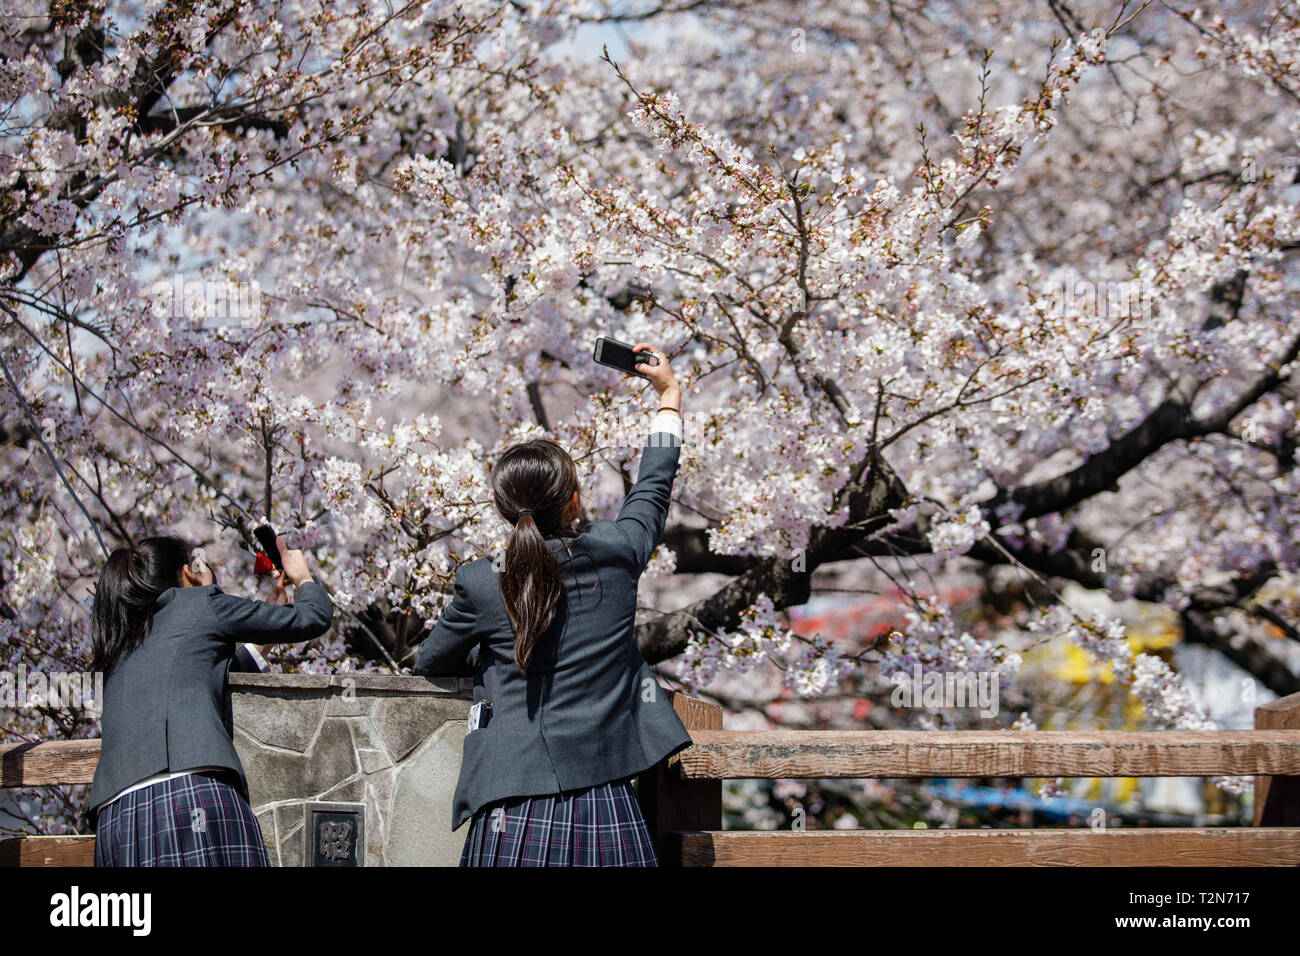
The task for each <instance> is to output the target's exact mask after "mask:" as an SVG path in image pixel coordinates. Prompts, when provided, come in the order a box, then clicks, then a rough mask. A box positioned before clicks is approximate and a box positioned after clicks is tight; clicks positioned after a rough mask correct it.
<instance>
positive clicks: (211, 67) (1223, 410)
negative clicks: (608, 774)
mask: <svg viewBox="0 0 1300 956" xmlns="http://www.w3.org/2000/svg"><path fill="white" fill-rule="evenodd" d="M0 44H3V52H4V58H3V62H2V63H0V87H2V88H3V90H2V96H3V100H4V104H5V114H4V116H5V119H4V127H3V135H2V138H0V142H3V149H2V150H0V164H2V166H0V176H3V181H4V188H3V190H2V191H0V197H3V198H2V199H0V203H2V205H0V256H2V257H3V258H2V259H0V305H2V306H3V309H4V313H3V314H4V318H3V321H4V335H3V337H2V338H0V355H2V356H3V358H4V362H5V367H6V369H7V374H8V375H10V376H11V377H12V380H13V384H12V387H9V386H7V387H6V389H5V390H3V395H4V397H3V399H0V402H3V405H2V406H0V412H2V413H3V417H4V424H5V427H6V429H7V435H8V436H9V437H10V442H9V444H7V445H6V446H5V447H4V452H3V453H4V455H5V458H6V461H7V466H8V467H7V468H6V469H5V474H4V476H3V478H2V479H0V504H2V506H3V509H4V517H5V519H6V520H5V522H4V526H3V530H0V553H2V554H3V562H2V564H0V570H2V571H3V580H2V581H0V599H2V602H3V603H2V604H0V617H2V618H3V619H2V620H0V628H3V634H4V640H5V643H4V654H5V666H10V667H12V666H16V665H17V664H18V663H19V662H20V661H23V662H26V666H31V667H36V666H43V667H57V666H64V667H68V668H77V667H81V666H84V661H85V659H86V650H87V644H88V642H87V617H86V609H87V606H88V598H87V596H88V593H89V588H90V586H91V584H92V583H93V580H94V578H95V576H96V573H97V569H98V567H99V564H100V562H101V561H102V559H103V553H104V552H103V546H107V547H112V546H115V545H118V544H122V543H125V542H128V541H130V540H133V539H135V538H138V537H140V536H143V535H145V534H147V533H151V532H154V531H156V530H160V529H171V530H176V531H179V532H182V533H184V534H187V535H188V536H190V537H191V538H192V539H193V540H194V541H195V542H196V544H198V545H200V546H202V547H203V548H204V549H205V550H206V552H207V553H208V556H209V558H210V560H211V561H212V562H213V563H214V564H215V565H216V566H217V567H218V569H219V572H220V574H221V575H222V583H223V585H227V586H229V587H231V588H234V589H236V590H242V591H243V592H244V593H252V592H253V590H254V588H255V587H256V583H255V581H254V579H253V578H252V576H251V574H250V573H249V570H250V568H251V562H250V561H249V560H248V555H247V554H246V552H244V551H241V546H244V545H248V544H249V543H250V538H249V530H250V528H251V527H252V524H253V523H255V522H256V521H257V520H259V519H260V518H262V517H264V516H265V517H269V518H270V519H271V520H272V521H273V522H274V523H276V524H277V525H278V526H280V527H283V528H286V529H291V531H292V534H293V538H294V540H295V542H297V543H298V544H300V545H301V546H303V547H305V548H307V549H308V550H310V552H311V553H312V555H313V557H314V560H315V561H316V563H317V564H318V566H319V567H320V569H321V576H322V579H323V581H324V582H325V583H326V584H327V586H329V587H330V589H331V590H332V591H333V593H334V595H335V598H336V602H337V604H338V605H339V607H340V608H341V609H342V611H343V615H342V617H341V619H340V621H339V623H338V625H337V626H336V628H335V632H334V633H333V634H332V636H331V637H330V638H328V639H325V640H323V641H322V642H318V643H317V644H315V645H311V646H308V647H307V648H305V649H299V650H296V651H293V652H289V653H287V654H285V655H283V656H282V657H280V658H278V662H279V664H280V665H282V666H285V667H293V668H298V669H302V670H309V671H310V670H329V669H349V668H357V667H362V668H378V669H390V668H393V667H398V668H400V667H404V666H408V665H409V663H410V659H411V655H412V653H413V647H414V646H415V645H416V644H417V643H418V641H419V639H420V638H421V637H422V635H423V634H424V633H426V632H427V628H428V626H429V625H430V624H431V623H432V621H434V620H436V617H437V615H438V613H439V611H440V609H441V607H442V606H443V604H444V602H445V601H446V600H447V598H448V595H449V592H450V584H451V579H452V577H453V576H454V574H455V570H456V568H457V566H458V565H459V564H460V563H461V562H463V561H465V560H469V559H472V558H474V557H477V556H479V555H482V554H488V553H493V552H495V551H497V550H499V549H500V548H501V546H502V544H503V542H504V539H505V534H506V531H507V528H506V527H505V526H504V524H503V523H502V522H501V521H500V520H499V519H498V518H497V517H496V515H495V512H494V510H493V509H492V507H491V503H490V497H489V492H488V486H487V480H486V479H487V467H488V464H489V463H490V461H491V460H492V459H493V457H494V456H495V454H496V453H497V452H499V451H500V450H501V449H503V448H504V447H505V446H506V445H508V444H510V443H512V442H514V441H518V440H520V439H521V438H524V437H529V436H533V435H540V434H548V435H551V436H553V437H555V438H556V439H557V440H559V441H560V442H561V443H563V444H564V445H565V447H567V448H569V449H570V450H571V452H572V453H573V454H574V457H575V459H576V460H577V461H578V464H579V468H580V472H581V478H582V481H583V487H584V491H585V496H586V497H585V508H586V511H587V514H588V516H589V517H593V518H594V517H604V516H609V515H611V514H612V513H613V512H614V511H615V509H616V508H617V505H618V502H619V500H620V498H621V496H622V494H623V492H624V491H625V489H626V487H627V485H628V483H629V482H630V481H631V479H632V477H633V476H634V474H635V466H636V460H637V457H638V454H639V452H638V449H639V444H640V440H641V432H643V431H644V428H645V425H646V423H647V422H648V414H647V413H648V411H650V410H652V409H653V403H652V402H650V401H649V399H648V397H647V395H646V393H645V391H644V390H643V389H640V388H638V384H637V383H636V382H634V381H632V380H630V379H626V378H624V377H622V376H619V375H618V374H616V373H614V372H612V371H610V370H608V369H604V368H601V367H599V366H596V365H594V364H593V363H592V362H591V359H590V353H591V347H592V343H593V341H594V338H595V337H596V336H597V335H599V334H607V333H611V332H613V333H614V334H617V335H618V336H619V337H621V338H624V339H626V340H629V341H638V340H651V341H656V342H659V343H661V344H662V346H663V347H664V348H665V349H666V350H667V351H668V352H669V353H670V354H671V355H672V356H673V360H674V365H675V367H677V368H678V370H679V377H680V378H681V379H682V381H683V383H684V386H685V388H684V391H685V398H686V404H685V410H686V448H685V455H684V457H683V465H682V469H681V474H680V476H679V479H678V483H677V487H676V489H675V503H674V510H673V513H672V515H671V517H670V526H669V528H668V530H667V532H666V535H665V540H664V543H663V544H662V546H661V547H660V549H659V551H658V552H657V554H656V557H655V558H654V560H653V561H652V564H651V568H650V570H649V573H648V575H647V578H646V582H645V586H644V587H643V598H644V601H645V604H646V609H645V615H644V618H643V620H642V622H641V623H640V624H639V626H638V630H637V639H638V642H639V643H640V646H641V648H642V650H643V652H644V653H645V654H646V656H647V658H648V659H649V660H651V661H652V662H656V663H660V662H662V663H663V664H664V668H665V674H666V676H668V677H670V678H671V679H673V680H677V681H681V682H682V683H684V684H685V685H687V686H690V687H702V688H704V689H705V690H706V691H707V690H708V688H709V687H710V686H713V684H714V682H716V681H718V680H720V679H726V678H727V676H728V675H735V674H738V673H742V672H753V673H758V672H760V671H765V672H768V673H771V674H775V675H777V677H778V678H779V683H780V684H781V685H782V686H783V687H784V689H785V692H786V693H790V694H792V695H794V696H796V697H799V698H807V699H810V700H813V701H816V700H822V699H825V700H829V699H832V698H834V697H836V694H837V691H838V690H839V689H841V688H846V687H847V688H851V689H852V692H853V695H854V696H858V697H863V696H866V697H873V698H874V699H887V697H888V690H887V688H888V686H889V684H890V681H891V679H892V678H893V677H894V675H898V674H907V673H911V672H912V671H913V668H914V667H916V666H918V665H919V666H920V667H921V668H922V669H923V670H924V671H926V672H933V671H938V672H946V671H962V672H970V671H979V672H986V673H989V672H991V673H997V674H998V675H1000V676H1001V678H1002V680H1003V681H1006V682H1010V681H1013V680H1014V678H1015V677H1016V675H1017V673H1018V671H1019V669H1020V667H1021V662H1022V651H1024V650H1025V649H1026V648H1028V647H1032V646H1035V645H1036V644H1039V643H1041V642H1042V641H1045V640H1064V641H1068V642H1071V643H1074V644H1077V645H1079V646H1081V647H1083V648H1085V649H1086V650H1087V651H1089V652H1090V653H1091V654H1092V655H1095V656H1096V657H1097V658H1098V659H1099V660H1101V661H1106V662H1109V663H1110V665H1111V667H1112V669H1113V672H1114V673H1115V674H1116V675H1117V676H1118V677H1119V678H1120V680H1121V682H1122V683H1123V684H1124V686H1125V687H1126V688H1127V689H1128V691H1129V692H1130V693H1131V694H1132V695H1133V696H1134V697H1135V698H1136V699H1137V700H1139V701H1140V702H1141V704H1142V705H1143V706H1144V708H1145V713H1146V718H1145V719H1146V720H1147V722H1148V723H1149V725H1150V726H1154V727H1175V728H1199V727H1204V726H1209V721H1208V718H1207V715H1206V714H1205V712H1204V709H1203V708H1202V707H1201V706H1200V705H1199V704H1198V702H1197V701H1196V699H1195V697H1194V695H1192V694H1191V693H1190V692H1189V690H1188V688H1187V687H1186V686H1185V684H1184V682H1183V681H1182V680H1181V679H1180V677H1179V675H1178V674H1177V673H1176V672H1175V671H1174V670H1173V669H1172V668H1171V666H1170V664H1169V662H1168V661H1167V660H1165V659H1162V658H1160V657H1158V656H1154V655H1152V654H1148V653H1140V652H1135V651H1134V650H1133V649H1132V646H1131V644H1130V642H1128V641H1127V640H1126V639H1125V631H1124V627H1123V625H1122V623H1121V622H1120V621H1119V620H1117V619H1116V618H1114V617H1112V616H1107V615H1105V614H1099V613H1096V612H1093V611H1088V610H1084V609H1081V608H1079V607H1076V606H1074V605H1073V604H1072V602H1071V601H1070V600H1068V599H1067V598H1066V596H1065V588H1066V586H1067V585H1074V586H1081V587H1082V588H1086V589H1090V590H1095V591H1103V592H1106V593H1108V594H1110V595H1111V596H1113V597H1115V598H1116V599H1125V598H1129V599H1137V600H1138V601H1141V602H1144V603H1148V604H1152V605H1158V606H1163V607H1165V608H1168V609H1170V610H1171V611H1172V612H1173V613H1175V614H1177V615H1178V616H1179V618H1180V620H1181V622H1182V625H1183V631H1184V634H1185V636H1186V638H1187V639H1190V640H1195V641H1198V642H1201V643H1204V644H1207V645H1209V646H1210V647H1212V648H1214V649H1215V650H1216V651H1217V652H1219V653H1222V654H1225V655H1227V656H1228V657H1230V658H1231V659H1232V660H1234V661H1235V662H1236V663H1237V664H1238V665H1240V666H1241V667H1243V668H1244V669H1245V670H1246V671H1247V672H1249V673H1250V674H1252V675H1254V677H1255V678H1256V679H1257V680H1258V681H1260V682H1261V683H1262V684H1263V685H1265V686H1266V687H1268V688H1269V689H1270V690H1272V691H1274V692H1276V693H1291V692H1294V691H1296V690H1298V689H1300V687H1298V686H1297V683H1298V679H1297V675H1296V672H1295V669H1294V668H1292V667H1290V666H1288V665H1287V663H1286V660H1285V657H1282V656H1279V654H1278V653H1277V650H1276V647H1275V646H1274V645H1275V644H1276V642H1271V641H1268V640H1265V639H1262V638H1261V637H1260V636H1259V633H1260V628H1261V627H1262V626H1263V625H1264V624H1265V623H1267V624H1269V625H1271V626H1275V627H1280V628H1281V629H1282V630H1283V631H1286V632H1287V633H1289V634H1290V635H1291V636H1292V637H1295V636H1296V632H1295V629H1294V626H1293V625H1291V624H1290V623H1289V622H1290V621H1292V620H1294V619H1295V613H1296V610H1297V608H1296V607H1295V606H1294V605H1293V604H1292V603H1291V601H1292V599H1290V598H1288V597H1287V592H1286V590H1285V589H1276V588H1277V585H1278V583H1279V582H1285V581H1287V580H1288V575H1290V574H1292V573H1293V572H1294V571H1295V569H1296V562H1297V558H1298V554H1297V548H1296V533H1295V523H1296V519H1297V507H1296V504H1295V502H1296V491H1297V488H1296V484H1297V478H1296V473H1295V468H1294V465H1295V462H1296V448H1297V445H1296V428H1297V411H1296V387H1295V380H1294V368H1295V361H1296V358H1297V353H1298V352H1300V335H1298V334H1297V330H1296V329H1295V328H1294V326H1293V323H1291V321H1290V310H1291V308H1293V307H1294V302H1295V298H1296V270H1295V268H1294V262H1295V253H1296V251H1297V248H1298V247H1300V223H1298V222H1297V212H1296V208H1297V202H1296V200H1297V198H1300V188H1298V187H1297V186H1296V185H1295V183H1296V179H1297V159H1298V157H1297V154H1296V153H1295V143H1296V135H1297V131H1298V126H1300V109H1297V97H1298V96H1300V62H1298V57H1300V24H1298V22H1297V17H1296V10H1295V8H1294V5H1292V4H1290V3H1280V4H1274V3H1251V2H1235V3H1228V4H1195V3H1184V2H1177V0H1168V2H1138V0H1128V2H1120V0H1111V2H1097V3H1089V4H1083V3H1077V2H1066V0H1046V2H1042V0H1037V2H1030V0H1012V2H1008V3H998V4H988V3H978V2H974V0H969V2H967V0H949V2H945V3H939V4H909V3H903V2H893V0H885V2H848V0H835V2H830V3H823V4H793V3H789V2H784V0H781V2H778V0H759V2H755V3H735V2H730V3H728V2H718V3H711V2H698V0H695V2H684V0H683V2H674V0H664V2H654V0H649V2H645V3H612V2H610V3H602V2H594V0H593V2H579V3H547V2H518V3H511V4H498V3H489V2H474V0H470V2H460V3H450V2H426V3H410V4H406V5H389V4H377V3H370V2H362V0H342V2H331V3H326V2H319V3H312V2H270V3H262V4H252V3H247V2H225V3H222V2H165V0H153V2H138V3H101V4H69V3H49V4H38V3H28V4H26V5H23V4H19V5H18V9H15V10H13V11H12V12H6V13H5V14H4V15H3V20H0ZM602 47H605V49H604V50H602ZM101 539H102V546H101ZM970 575H984V576H986V577H989V578H992V577H996V578H997V579H998V580H999V581H1003V582H1011V584H1012V585H1014V586H1015V587H1018V588H1020V589H1021V590H1022V592H1023V594H1024V595H1025V600H1024V601H1023V602H1020V603H1018V604H1017V605H1016V608H1015V609H1014V610H1013V611H1011V612H1009V613H1007V614H1005V615H1002V616H1001V617H1000V618H999V620H998V623H997V626H996V627H988V626H984V627H975V626H972V625H970V624H969V622H966V621H964V620H963V619H962V617H961V616H960V615H959V614H955V613H954V609H953V607H952V606H951V602H950V601H949V600H948V599H947V595H949V593H950V590H951V589H950V588H949V587H948V585H947V584H945V582H952V581H953V580H957V579H961V578H962V577H963V576H967V577H969V576H970ZM1270 589H1276V590H1270ZM835 590H862V591H874V592H883V593H886V594H889V595H892V596H893V597H894V598H895V600H896V603H897V606H898V614H897V620H896V622H894V623H893V624H891V626H890V627H889V628H887V629H884V630H883V631H880V632H879V633H876V634H873V635H872V636H871V637H870V638H869V639H867V638H862V637H859V638H858V639H854V640H850V641H844V640H835V639H832V638H829V637H827V636H826V635H822V634H812V635H808V634H803V633H799V631H798V629H797V628H796V627H794V626H793V625H792V622H791V619H790V617H789V613H788V612H789V610H790V609H795V608H799V607H800V606H803V605H805V604H807V603H808V602H809V600H810V599H812V598H813V597H815V596H816V595H818V594H820V593H823V592H826V593H830V592H832V591H835ZM837 713H838V712H837ZM923 716H924V715H923ZM1037 716H1038V715H1036V714H1035V712H1034V710H1033V708H1032V707H1029V708H1027V709H1026V710H1025V711H1024V712H1023V713H1021V714H1019V715H1016V714H1009V715H1006V720H1005V721H1004V722H1003V725H1006V726H1010V722H1011V720H1013V719H1016V718H1019V722H1018V723H1017V726H1021V727H1031V726H1033V725H1034V722H1035V719H1036V717H1037ZM829 719H832V718H831V717H830V716H828V714H827V713H822V714H821V715H820V716H817V717H814V718H810V720H811V721H812V722H814V723H816V722H818V721H822V722H824V721H826V720H829ZM836 719H842V718H836ZM891 719H892V718H891ZM926 719H929V720H930V721H931V722H934V721H936V720H937V721H938V722H940V723H943V722H949V721H953V720H962V719H964V718H961V717H959V716H954V715H951V714H948V715H937V716H936V715H933V714H931V715H928V718H926ZM47 720H54V721H56V722H61V723H59V725H58V727H57V732H60V733H65V734H76V733H90V732H93V722H91V721H88V720H85V719H83V718H81V717H78V716H77V715H71V716H69V715H66V714H58V713H55V711H54V710H52V709H49V708H46V709H43V710H39V711H37V712H36V713H35V714H32V713H28V714H27V715H26V716H25V717H22V716H20V718H19V719H18V720H17V721H16V722H15V723H12V724H11V725H9V726H7V727H6V729H7V730H8V731H9V732H10V733H11V734H18V735H27V736H29V737H36V736H43V735H47V734H49V733H50V732H51V729H50V726H49V725H48V724H47V723H46V721H47ZM51 799H55V800H57V799H60V798H59V797H55V798H51ZM60 809H61V808H60V807H58V806H46V807H42V808H39V812H40V813H45V814H49V813H56V814H57V813H58V812H60ZM63 809H66V807H65V808H63Z"/></svg>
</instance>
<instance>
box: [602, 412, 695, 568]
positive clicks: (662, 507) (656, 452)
mask: <svg viewBox="0 0 1300 956" xmlns="http://www.w3.org/2000/svg"><path fill="white" fill-rule="evenodd" d="M681 446H682V440H681V438H680V437H679V436H677V435H674V434H673V433H671V432H667V431H655V432H651V434H650V437H649V438H648V439H646V446H645V450H644V451H643V452H642V453H641V468H640V471H639V472H638V473H637V479H636V484H634V485H633V486H632V490H631V491H629V492H628V493H627V497H626V498H624V499H623V507H622V508H621V509H619V512H618V517H617V518H616V519H615V520H614V527H616V528H618V529H619V530H620V531H621V532H623V536H624V537H625V538H627V541H628V543H629V544H630V545H631V547H632V553H633V554H634V555H635V558H636V565H637V568H638V569H644V568H645V566H646V564H648V563H649V561H650V555H651V554H653V553H654V549H655V545H656V544H658V543H659V536H660V535H662V534H663V533H664V523H665V522H666V521H667V520H668V504H669V501H670V499H671V496H672V489H673V479H674V478H676V477H677V462H678V459H679V458H680V456H681V450H682V449H681Z"/></svg>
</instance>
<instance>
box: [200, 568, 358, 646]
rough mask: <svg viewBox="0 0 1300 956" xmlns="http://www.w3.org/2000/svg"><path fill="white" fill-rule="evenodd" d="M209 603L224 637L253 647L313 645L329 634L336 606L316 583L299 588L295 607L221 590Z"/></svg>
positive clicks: (215, 591)
mask: <svg viewBox="0 0 1300 956" xmlns="http://www.w3.org/2000/svg"><path fill="white" fill-rule="evenodd" d="M208 600H209V602H210V604H209V606H210V609H211V611H212V614H213V616H214V617H215V618H216V620H217V621H218V622H219V624H220V630H221V634H222V635H223V636H224V637H227V638H230V639H231V640H235V641H245V642H247V643H250V644H299V643H301V642H303V641H310V640H311V639H312V638H315V637H320V636H321V635H322V634H324V633H325V632H326V631H328V630H329V627H330V621H331V620H332V619H333V617H334V602H333V601H331V600H330V596H329V595H328V594H326V593H325V588H323V587H322V586H321V585H319V584H317V583H316V582H315V581H306V582H304V583H303V584H301V585H299V586H298V588H297V589H296V590H295V592H294V602H293V603H292V604H267V603H266V602H265V601H250V600H249V599H248V598H242V597H236V596H235V595H233V594H226V593H225V592H224V591H222V590H221V589H220V588H215V589H214V590H213V592H212V594H211V596H210V597H209V599H208Z"/></svg>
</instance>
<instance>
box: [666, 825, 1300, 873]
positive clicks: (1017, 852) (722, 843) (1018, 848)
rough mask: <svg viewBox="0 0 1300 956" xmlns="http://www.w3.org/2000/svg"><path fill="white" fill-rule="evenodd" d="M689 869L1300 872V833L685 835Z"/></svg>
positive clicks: (682, 836)
mask: <svg viewBox="0 0 1300 956" xmlns="http://www.w3.org/2000/svg"><path fill="white" fill-rule="evenodd" d="M679 838H680V841H681V861H682V865H683V866H1300V830H1295V829H1290V828H1286V827H1277V828H1257V827H1237V828H1228V829H1206V830H1200V829H1173V828H1168V829H1166V828H1155V827H1151V828H1141V829H1112V830H1098V831H1092V830H1087V829H1077V830H808V831H803V832H796V831H772V832H769V831H754V832H746V831H725V832H714V833H705V832H699V831H696V832H690V833H682V834H679Z"/></svg>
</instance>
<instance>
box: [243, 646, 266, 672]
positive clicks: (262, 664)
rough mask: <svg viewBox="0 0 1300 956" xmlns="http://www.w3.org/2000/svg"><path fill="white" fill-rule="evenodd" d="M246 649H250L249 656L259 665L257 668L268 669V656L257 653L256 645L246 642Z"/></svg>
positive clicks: (260, 669)
mask: <svg viewBox="0 0 1300 956" xmlns="http://www.w3.org/2000/svg"><path fill="white" fill-rule="evenodd" d="M244 650H246V651H248V656H249V657H251V658H252V659H253V663H254V664H256V665H257V669H258V670H259V671H263V672H265V671H266V669H267V668H268V667H269V666H270V665H269V664H267V663H266V658H265V657H263V656H262V655H261V654H259V653H257V648H256V647H254V646H253V645H252V644H245V645H244Z"/></svg>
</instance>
